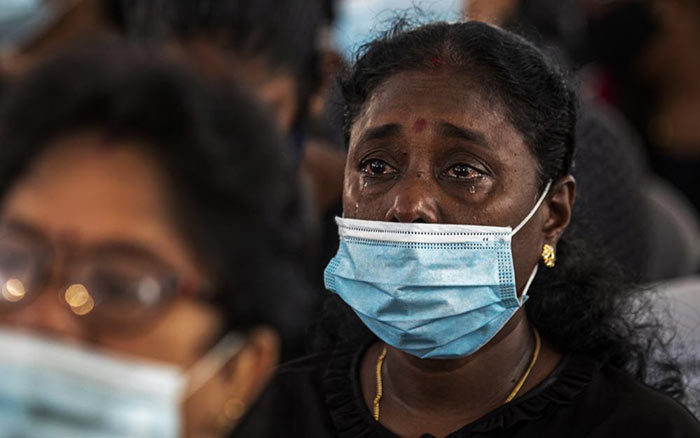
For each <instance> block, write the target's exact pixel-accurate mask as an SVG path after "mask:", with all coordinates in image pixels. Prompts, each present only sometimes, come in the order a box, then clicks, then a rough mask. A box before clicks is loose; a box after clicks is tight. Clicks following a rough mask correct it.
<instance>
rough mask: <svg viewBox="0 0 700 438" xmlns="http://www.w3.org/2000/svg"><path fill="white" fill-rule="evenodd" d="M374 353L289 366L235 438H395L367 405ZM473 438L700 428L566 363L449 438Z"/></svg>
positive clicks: (572, 361)
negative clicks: (366, 376)
mask: <svg viewBox="0 0 700 438" xmlns="http://www.w3.org/2000/svg"><path fill="white" fill-rule="evenodd" d="M367 347H368V346H364V347H362V348H357V347H356V348H340V349H337V350H336V351H335V352H333V353H332V354H323V355H314V356H309V357H307V358H304V359H300V360H297V361H294V362H290V363H288V364H286V365H283V366H282V367H280V369H279V371H278V373H277V375H276V377H275V378H274V379H273V381H272V383H271V384H270V386H269V387H268V389H267V390H266V391H265V392H264V393H263V395H262V397H261V398H260V399H259V400H258V402H257V403H256V405H255V406H253V408H252V409H251V411H250V412H249V413H248V414H247V415H246V416H245V417H244V418H243V420H242V422H241V423H240V424H239V426H238V427H237V428H236V432H235V433H234V434H233V436H234V437H235V438H273V437H274V438H292V437H293V438H325V437H329V438H330V437H337V438H395V437H396V435H394V434H393V433H391V432H390V431H388V430H387V429H385V428H384V427H383V426H382V425H381V424H380V423H378V422H376V421H374V419H373V418H372V415H371V413H370V411H369V410H368V409H367V407H366V405H365V402H364V399H363V398H362V392H361V389H360V388H361V386H360V377H359V365H360V361H361V359H362V356H363V354H364V352H365V350H366V348H367ZM426 436H427V435H426ZM466 437H499V438H505V437H523V438H525V437H538V438H540V437H558V438H559V437H567V438H569V437H596V438H598V437H615V438H619V437H634V438H642V437H663V438H675V437H694V438H698V437H700V423H698V421H697V420H696V419H695V418H694V417H693V416H692V414H690V413H689V412H688V410H687V409H686V408H684V407H683V406H682V405H680V404H679V403H677V402H676V401H674V400H673V399H671V398H669V397H667V396H665V395H663V394H660V393H658V392H656V391H655V390H653V389H651V388H649V387H647V386H644V385H643V384H640V383H638V382H637V381H635V380H634V379H633V378H632V377H631V376H629V375H628V374H626V373H624V372H622V371H619V370H616V369H614V368H612V367H609V366H605V365H603V364H601V363H600V362H596V361H594V360H592V359H590V358H587V357H585V356H567V357H565V358H564V359H563V360H562V362H561V363H560V364H559V366H558V367H557V368H556V370H555V371H554V372H553V373H552V374H551V375H550V376H549V377H548V378H547V379H545V380H544V381H543V382H541V383H540V384H539V385H538V386H537V387H536V388H534V389H532V390H531V391H529V392H527V393H526V394H524V395H523V396H521V397H519V398H517V399H515V400H514V401H512V402H511V403H508V404H506V405H504V406H501V407H499V408H497V409H495V410H493V411H491V412H490V413H488V414H486V415H485V416H483V417H481V418H480V419H478V420H476V421H474V422H472V423H470V424H468V425H466V426H464V427H463V428H461V429H459V430H457V431H455V432H453V433H452V434H450V435H449V438H466Z"/></svg>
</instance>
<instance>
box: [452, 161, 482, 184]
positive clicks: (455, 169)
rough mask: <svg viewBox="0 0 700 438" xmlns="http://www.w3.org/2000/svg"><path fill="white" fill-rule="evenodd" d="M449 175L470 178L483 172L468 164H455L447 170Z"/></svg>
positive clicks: (461, 178) (462, 178)
mask: <svg viewBox="0 0 700 438" xmlns="http://www.w3.org/2000/svg"><path fill="white" fill-rule="evenodd" d="M447 176H449V177H451V178H457V179H460V180H469V179H474V178H478V177H479V176H481V172H479V171H478V170H476V169H474V168H473V167H471V166H468V165H466V164H455V165H454V166H452V167H450V168H449V169H448V170H447Z"/></svg>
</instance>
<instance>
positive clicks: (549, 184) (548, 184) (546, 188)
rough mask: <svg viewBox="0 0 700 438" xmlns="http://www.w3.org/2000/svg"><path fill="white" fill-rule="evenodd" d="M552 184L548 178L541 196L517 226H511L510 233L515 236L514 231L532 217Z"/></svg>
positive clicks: (518, 229)
mask: <svg viewBox="0 0 700 438" xmlns="http://www.w3.org/2000/svg"><path fill="white" fill-rule="evenodd" d="M551 186H552V180H551V179H550V180H549V182H547V186H546V187H545V188H544V191H543V192H542V196H540V199H539V200H538V201H537V203H535V206H534V207H533V208H532V210H530V213H528V215H527V216H525V219H523V220H522V221H521V222H520V223H519V224H518V226H517V227H515V228H513V231H511V233H510V235H511V236H515V233H517V232H518V231H520V229H521V228H522V227H524V226H525V225H526V224H527V223H528V222H529V221H530V219H532V216H534V215H535V213H537V210H539V208H540V205H542V203H543V202H544V198H545V197H546V196H547V193H549V188H550V187H551Z"/></svg>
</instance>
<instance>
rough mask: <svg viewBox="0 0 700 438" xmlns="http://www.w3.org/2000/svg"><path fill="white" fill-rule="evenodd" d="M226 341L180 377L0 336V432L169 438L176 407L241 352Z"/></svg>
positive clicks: (177, 420)
mask: <svg viewBox="0 0 700 438" xmlns="http://www.w3.org/2000/svg"><path fill="white" fill-rule="evenodd" d="M242 344H243V339H242V338H241V337H240V336H238V335H235V334H229V335H227V336H225V337H224V338H223V339H222V340H221V341H219V342H218V343H217V344H216V345H215V346H214V348H212V349H211V350H210V351H209V352H208V353H207V354H206V355H205V356H204V357H203V358H202V359H200V360H199V361H198V362H197V363H195V364H194V366H192V367H191V368H190V369H189V370H188V371H186V372H183V371H182V370H180V369H178V368H177V367H175V366H171V365H163V364H160V363H154V362H149V361H145V360H139V359H134V358H131V357H128V358H127V357H124V356H117V355H111V354H110V355H108V354H104V353H100V352H96V351H94V350H88V349H84V348H80V347H79V346H76V345H70V344H66V343H62V342H57V341H53V340H48V339H44V338H39V337H36V336H33V335H30V334H28V333H24V332H16V331H10V330H5V329H0V425H1V426H0V427H1V429H2V432H1V435H2V436H11V437H54V438H64V437H65V438H68V437H70V438H80V437H86V438H87V437H90V438H98V437H130V438H140V437H144V438H145V437H148V438H153V437H177V436H179V435H180V434H181V432H182V421H181V417H182V402H183V401H184V400H185V399H187V397H188V396H189V395H191V394H193V393H194V392H195V391H197V389H199V388H200V387H201V386H202V385H203V384H205V383H206V382H208V381H209V380H210V379H211V378H212V377H213V376H214V375H215V374H216V372H218V371H219V370H220V369H221V367H222V366H224V365H225V364H226V362H228V361H229V360H230V359H231V358H232V357H233V356H234V355H235V354H236V353H237V352H238V351H239V350H240V348H241V346H242Z"/></svg>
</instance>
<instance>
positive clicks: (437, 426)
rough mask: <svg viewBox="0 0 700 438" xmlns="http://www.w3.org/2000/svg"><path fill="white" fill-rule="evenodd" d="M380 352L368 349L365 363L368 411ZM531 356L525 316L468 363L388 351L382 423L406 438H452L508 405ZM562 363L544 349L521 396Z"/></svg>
mask: <svg viewBox="0 0 700 438" xmlns="http://www.w3.org/2000/svg"><path fill="white" fill-rule="evenodd" d="M382 347H383V344H382V345H380V344H377V345H374V346H373V347H372V348H370V349H369V350H368V351H367V353H366V355H365V357H364V359H363V363H362V370H361V376H362V389H363V395H364V399H365V403H366V404H367V406H368V407H369V408H370V410H371V409H372V406H373V399H374V396H375V392H376V362H377V358H378V356H379V353H380V351H381V349H382ZM533 350H534V336H533V331H532V328H531V326H530V325H529V323H528V322H527V319H526V318H525V316H524V312H522V311H519V312H518V313H517V314H516V315H515V316H514V317H513V319H511V321H510V322H509V323H508V324H507V325H506V326H505V327H504V328H503V330H501V332H499V333H498V335H496V337H495V338H494V339H493V340H491V342H489V343H488V344H487V345H486V346H484V347H483V348H482V349H480V350H479V351H477V352H476V353H474V354H472V355H470V356H467V357H465V358H459V359H450V360H425V359H419V358H416V357H414V356H411V355H409V354H407V353H404V352H402V351H400V350H397V349H394V348H392V347H389V346H387V355H386V358H385V360H384V366H383V371H382V375H383V393H384V394H383V397H382V399H381V402H380V422H381V423H382V424H384V425H385V426H386V427H387V428H389V429H390V430H392V431H393V432H394V433H397V434H399V435H400V436H402V437H412V436H416V437H419V436H421V435H422V434H424V433H431V434H433V435H435V436H438V437H439V436H444V435H447V434H449V433H451V432H454V431H455V430H457V429H459V428H460V427H462V426H464V425H466V424H468V423H470V422H472V421H474V420H476V419H478V418H480V417H482V416H483V415H485V414H486V413H488V412H490V411H492V410H493V409H496V408H497V407H499V406H501V405H503V404H504V402H505V399H506V398H507V397H508V395H509V394H510V392H511V391H512V390H513V388H514V386H515V385H516V383H517V381H518V380H520V378H521V377H522V376H523V374H524V373H525V371H526V370H527V368H528V366H529V364H530V362H531V359H532V354H533ZM559 359H560V355H559V354H558V353H556V352H555V351H554V350H552V349H551V348H549V347H548V346H547V345H546V344H545V345H543V346H542V350H541V353H540V355H539V358H538V360H537V363H536V364H535V367H534V368H533V370H532V373H531V375H530V376H529V377H528V379H527V380H526V382H525V385H524V386H523V387H522V389H521V390H520V391H519V394H524V393H525V392H527V391H528V390H529V389H531V388H532V387H534V386H535V385H537V384H538V383H539V382H540V381H541V380H543V379H544V378H545V377H546V376H547V375H548V374H549V373H550V372H551V371H552V370H553V369H554V367H555V366H556V364H557V363H558V361H559Z"/></svg>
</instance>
